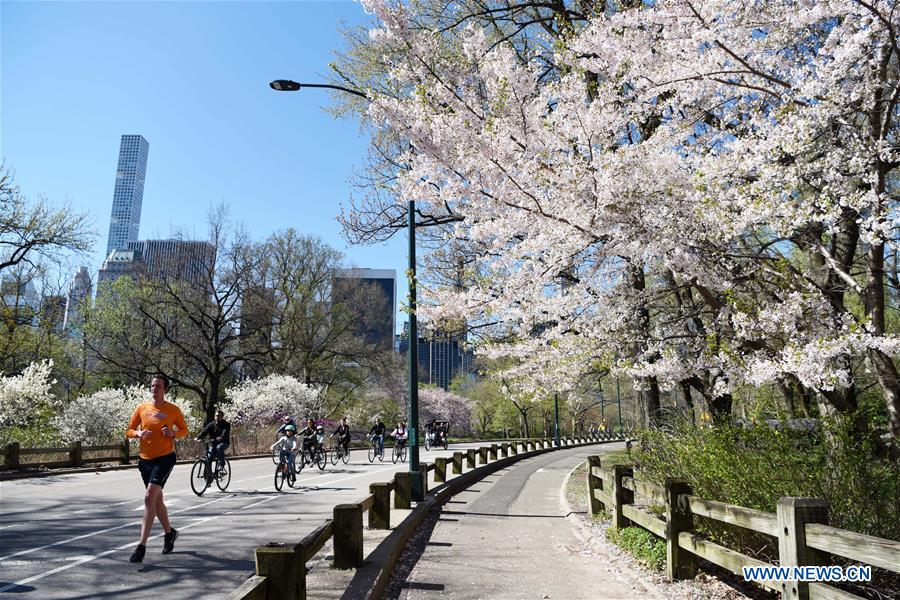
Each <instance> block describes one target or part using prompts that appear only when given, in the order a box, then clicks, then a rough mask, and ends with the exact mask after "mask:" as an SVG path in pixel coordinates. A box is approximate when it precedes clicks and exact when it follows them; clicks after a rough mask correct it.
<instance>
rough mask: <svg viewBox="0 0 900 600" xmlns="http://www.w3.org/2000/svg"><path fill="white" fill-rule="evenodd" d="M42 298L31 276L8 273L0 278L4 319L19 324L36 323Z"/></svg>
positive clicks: (0, 301)
mask: <svg viewBox="0 0 900 600" xmlns="http://www.w3.org/2000/svg"><path fill="white" fill-rule="evenodd" d="M40 309H41V298H40V295H39V294H38V291H37V288H36V287H35V285H34V281H32V279H31V276H30V275H27V274H22V273H17V274H7V275H4V276H3V278H2V279H0V311H2V315H0V317H2V319H4V320H11V321H13V322H14V323H16V324H17V325H36V324H37V315H38V313H39V311H40Z"/></svg>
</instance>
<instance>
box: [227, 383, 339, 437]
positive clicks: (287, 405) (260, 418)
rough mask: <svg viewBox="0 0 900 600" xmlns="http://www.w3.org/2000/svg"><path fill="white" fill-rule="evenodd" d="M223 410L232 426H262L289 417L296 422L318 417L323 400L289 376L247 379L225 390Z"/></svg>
mask: <svg viewBox="0 0 900 600" xmlns="http://www.w3.org/2000/svg"><path fill="white" fill-rule="evenodd" d="M225 397H226V399H227V400H228V408H227V411H228V412H229V413H230V414H231V420H232V421H233V422H234V423H236V424H247V425H251V426H265V425H270V424H274V423H277V422H278V421H279V420H280V419H281V417H283V416H285V415H291V416H293V417H294V419H295V420H296V421H297V422H298V423H299V422H300V420H301V419H305V418H307V417H313V418H317V417H321V416H323V415H322V411H323V409H324V400H323V398H322V395H321V394H320V390H318V389H316V388H315V387H313V386H310V385H306V384H305V383H303V382H302V381H300V380H299V379H297V378H296V377H292V376H290V375H277V374H273V375H268V376H266V377H263V378H262V379H252V380H247V381H244V382H242V383H239V384H238V385H235V386H233V387H230V388H228V389H226V390H225Z"/></svg>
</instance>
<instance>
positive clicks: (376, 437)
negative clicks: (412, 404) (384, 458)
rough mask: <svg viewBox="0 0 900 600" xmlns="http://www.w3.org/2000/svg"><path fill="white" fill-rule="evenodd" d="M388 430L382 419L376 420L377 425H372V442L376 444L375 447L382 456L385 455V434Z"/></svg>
mask: <svg viewBox="0 0 900 600" xmlns="http://www.w3.org/2000/svg"><path fill="white" fill-rule="evenodd" d="M386 430H387V427H385V426H384V422H383V421H382V420H381V417H378V419H376V421H375V424H374V425H372V429H370V430H369V435H370V436H371V437H372V441H373V442H375V445H376V446H377V447H378V452H380V453H381V454H384V432H385V431H386Z"/></svg>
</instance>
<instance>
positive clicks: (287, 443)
mask: <svg viewBox="0 0 900 600" xmlns="http://www.w3.org/2000/svg"><path fill="white" fill-rule="evenodd" d="M276 448H278V455H279V460H280V459H284V458H287V463H288V468H289V469H290V470H291V473H293V472H294V456H295V455H296V454H297V428H296V427H294V426H293V425H285V426H284V435H283V436H281V438H279V440H278V441H277V442H275V443H274V444H272V446H271V447H270V449H271V450H275V449H276Z"/></svg>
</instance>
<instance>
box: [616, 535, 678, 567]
mask: <svg viewBox="0 0 900 600" xmlns="http://www.w3.org/2000/svg"><path fill="white" fill-rule="evenodd" d="M606 537H607V539H608V540H609V541H611V542H612V543H613V544H615V545H616V546H619V547H621V548H624V549H625V550H627V551H628V552H630V553H631V554H632V556H634V557H635V558H637V559H638V560H640V561H642V562H643V563H644V564H646V565H647V566H648V567H650V568H651V569H653V570H655V571H661V570H662V568H663V567H664V566H665V564H666V545H665V543H663V541H662V540H661V539H659V538H658V537H656V536H655V535H653V534H652V533H650V532H649V531H647V530H645V529H641V528H640V527H626V528H624V529H615V528H613V527H610V528H609V529H607V530H606Z"/></svg>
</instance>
